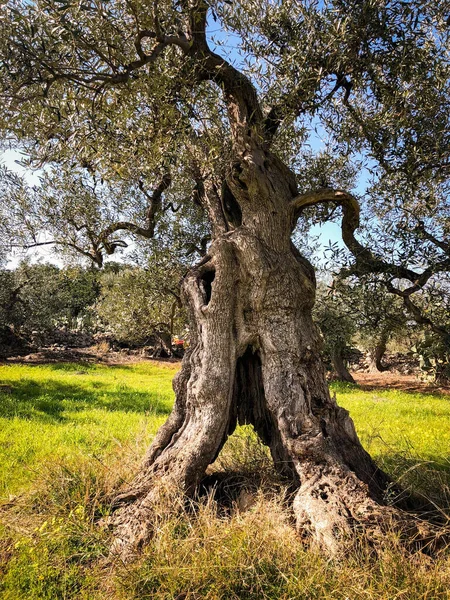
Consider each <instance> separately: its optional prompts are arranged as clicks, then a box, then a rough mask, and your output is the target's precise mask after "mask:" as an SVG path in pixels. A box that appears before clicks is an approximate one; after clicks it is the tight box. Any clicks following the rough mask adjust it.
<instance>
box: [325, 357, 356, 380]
mask: <svg viewBox="0 0 450 600" xmlns="http://www.w3.org/2000/svg"><path fill="white" fill-rule="evenodd" d="M331 362H332V363H333V367H334V370H335V371H336V373H337V376H338V379H339V381H347V382H348V383H355V380H354V379H353V377H352V375H351V373H350V372H349V370H348V369H347V366H346V364H345V361H344V359H343V358H342V354H341V351H340V350H334V351H333V352H332V353H331Z"/></svg>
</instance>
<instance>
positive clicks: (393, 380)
mask: <svg viewBox="0 0 450 600" xmlns="http://www.w3.org/2000/svg"><path fill="white" fill-rule="evenodd" d="M352 375H353V377H354V379H355V381H356V383H357V384H358V385H359V386H361V388H362V389H363V390H377V389H380V388H389V389H396V390H402V391H404V392H419V393H421V394H427V393H428V394H436V393H438V394H446V395H449V396H450V386H440V385H433V384H431V383H427V382H426V381H422V380H421V379H418V378H417V377H416V376H415V375H401V374H399V373H389V372H384V373H358V372H357V373H352Z"/></svg>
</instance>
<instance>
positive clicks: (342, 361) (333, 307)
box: [313, 283, 357, 383]
mask: <svg viewBox="0 0 450 600" xmlns="http://www.w3.org/2000/svg"><path fill="white" fill-rule="evenodd" d="M313 316H314V319H315V321H316V323H317V325H318V326H319V328H320V330H321V332H322V335H323V337H324V350H325V353H326V354H327V355H328V356H329V359H330V361H331V363H332V365H333V368H334V370H335V372H336V375H337V378H338V379H339V380H340V381H347V382H349V383H355V380H354V379H353V376H352V375H351V373H350V372H349V370H348V368H347V359H348V353H349V350H350V347H351V343H352V338H353V336H354V335H355V332H356V329H357V326H356V322H355V319H354V317H353V316H352V314H351V311H350V310H348V308H347V306H346V304H345V303H344V302H343V299H342V297H340V296H339V295H338V294H336V293H335V290H333V289H332V288H331V289H330V287H328V286H327V285H326V284H324V283H322V284H319V285H318V286H317V298H316V304H315V306H314V312H313Z"/></svg>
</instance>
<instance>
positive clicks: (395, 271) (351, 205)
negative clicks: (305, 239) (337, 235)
mask: <svg viewBox="0 0 450 600" xmlns="http://www.w3.org/2000/svg"><path fill="white" fill-rule="evenodd" d="M327 202H334V203H336V204H338V205H340V206H342V213H343V217H342V239H343V241H344V243H345V245H346V246H347V248H348V249H349V250H350V252H351V253H352V254H353V256H354V257H355V261H356V262H355V265H354V266H353V268H351V269H345V270H343V274H344V277H348V276H349V275H362V274H367V273H376V274H382V273H386V274H389V275H392V276H393V277H395V278H399V279H407V280H408V281H410V282H411V283H412V284H413V287H414V291H417V290H419V289H421V288H422V287H423V286H424V285H425V284H426V283H427V281H428V280H429V279H430V277H431V276H432V275H433V274H434V273H438V272H441V271H447V270H449V269H450V258H449V259H445V260H443V261H440V262H437V263H434V264H433V265H429V266H428V267H427V268H426V269H424V271H422V273H417V272H416V271H413V270H412V269H408V268H407V267H403V266H401V265H395V264H392V263H388V262H386V261H384V260H383V259H381V258H379V257H377V256H376V255H375V254H373V253H372V252H371V251H370V250H369V249H368V248H366V247H364V246H363V245H362V244H361V243H360V242H359V241H358V240H357V239H356V238H355V231H356V229H358V227H359V214H360V208H359V203H358V200H357V199H356V198H355V196H353V195H352V194H349V193H348V192H345V191H342V190H333V189H330V188H323V189H320V190H317V191H314V192H308V193H306V194H301V195H299V196H296V197H295V198H293V200H292V201H291V206H292V210H293V213H294V219H295V220H296V219H298V217H299V216H300V213H301V211H302V210H304V209H305V208H307V207H309V206H314V205H317V204H324V203H327Z"/></svg>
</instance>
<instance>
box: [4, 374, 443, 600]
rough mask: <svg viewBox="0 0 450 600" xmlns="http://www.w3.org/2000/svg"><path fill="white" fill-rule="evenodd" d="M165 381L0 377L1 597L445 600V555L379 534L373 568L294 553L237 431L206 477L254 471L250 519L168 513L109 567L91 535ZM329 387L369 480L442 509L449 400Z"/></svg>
mask: <svg viewBox="0 0 450 600" xmlns="http://www.w3.org/2000/svg"><path fill="white" fill-rule="evenodd" d="M176 368H177V367H176V365H175V366H174V365H170V364H167V366H166V365H161V364H156V363H155V364H152V363H137V364H131V365H129V364H127V365H123V366H104V365H90V364H89V365H87V364H49V365H39V366H25V365H11V366H2V367H0V497H1V498H2V500H1V504H0V519H1V521H0V523H1V524H0V598H2V599H4V600H16V599H17V600H19V599H30V600H41V599H49V600H50V599H51V600H54V599H55V600H56V599H72V598H73V599H87V598H89V599H92V600H97V599H103V598H105V599H106V598H108V599H117V600H119V599H120V600H122V599H128V598H130V599H131V598H149V599H150V598H158V599H164V600H166V599H167V600H169V599H178V600H181V599H188V598H189V599H196V598H208V599H211V600H212V599H221V598H226V599H228V598H229V599H235V598H236V599H237V598H254V599H255V600H256V599H266V598H267V599H268V598H270V599H272V598H273V599H278V598H280V599H283V600H288V599H291V598H292V599H295V598H300V599H302V598H340V599H342V600H344V599H345V598H348V599H349V600H354V599H359V598H361V599H363V598H369V599H386V600H394V599H396V598H399V599H400V598H401V599H405V598H406V599H419V598H420V599H424V600H425V599H429V600H433V599H437V598H450V592H449V589H450V561H449V557H448V553H446V552H443V554H442V556H440V557H438V558H437V559H434V560H431V559H429V558H425V557H423V556H422V555H420V556H419V555H416V556H412V557H411V556H406V555H404V554H402V552H401V550H400V548H399V546H398V544H396V542H395V539H394V537H393V539H392V540H387V542H386V548H385V550H384V551H383V553H382V555H377V558H376V559H374V555H373V552H372V551H371V550H370V549H369V548H362V549H360V550H359V552H357V553H354V554H351V555H349V557H348V559H347V560H346V561H344V562H340V563H339V564H333V563H331V562H329V561H327V560H326V559H325V558H323V557H322V556H320V554H318V552H317V551H315V550H314V549H309V548H308V547H307V545H306V544H305V543H304V542H302V541H301V540H300V539H299V538H298V536H297V534H296V533H295V531H294V529H293V528H292V526H291V524H290V523H291V521H290V515H289V511H288V509H287V508H286V506H285V505H284V504H283V503H282V501H281V500H280V495H282V494H280V493H279V486H278V485H275V484H274V481H275V479H274V478H273V477H274V476H273V474H272V475H271V474H270V470H271V466H270V460H269V459H268V456H267V453H266V451H265V449H263V448H262V447H261V446H260V445H259V444H258V443H257V442H256V440H255V439H254V436H253V435H252V434H251V433H249V432H248V431H247V428H244V429H241V430H240V431H238V432H237V434H235V436H233V439H232V440H230V442H228V443H227V445H226V447H225V449H224V458H223V459H221V460H222V462H220V463H219V465H218V468H226V466H227V465H228V466H230V465H232V467H233V469H239V468H240V467H242V469H244V470H246V471H247V473H250V472H251V469H252V468H257V469H258V471H259V472H262V471H264V469H266V471H267V473H268V475H267V481H268V483H267V485H266V486H264V485H263V489H262V490H261V491H260V492H254V493H253V499H252V507H251V509H249V510H246V511H240V510H239V509H238V508H237V507H235V510H231V511H229V512H228V513H227V514H226V515H224V514H223V511H222V512H221V511H219V510H218V508H217V506H216V504H215V502H214V500H213V499H211V498H209V499H206V500H205V501H202V502H200V504H199V505H198V506H197V507H196V510H195V511H188V512H182V514H180V513H179V512H178V513H174V512H173V511H172V512H170V511H169V512H168V513H167V514H166V515H161V516H160V517H159V518H160V521H159V526H158V535H157V536H155V539H154V541H153V542H152V543H151V544H150V545H149V547H148V548H147V550H146V552H145V554H144V556H143V557H141V558H140V559H139V560H138V561H137V562H136V563H135V564H133V565H128V566H127V567H124V566H121V565H117V564H116V565H114V566H113V567H112V566H111V564H110V561H107V560H106V557H107V548H108V535H109V534H108V532H107V531H104V530H102V529H101V528H100V527H99V526H98V525H97V522H98V519H99V518H100V517H101V516H102V515H105V514H107V512H108V503H109V501H110V499H111V497H112V494H113V491H114V489H115V488H117V486H119V485H120V484H121V483H122V482H123V481H126V480H128V479H130V478H131V477H132V474H133V471H134V469H135V468H136V465H137V464H138V461H139V458H140V456H142V454H143V452H144V450H145V448H146V447H147V446H148V444H149V443H150V441H151V439H152V436H153V435H154V434H155V432H156V430H157V429H158V427H159V426H160V425H161V424H162V423H163V422H164V420H165V419H166V418H167V416H168V414H169V411H170V408H171V405H172V402H173V392H172V388H171V379H172V377H173V375H174V374H175V372H176ZM332 389H333V390H334V391H335V392H336V394H337V398H338V402H339V403H340V404H342V405H343V406H345V407H346V408H347V409H348V410H349V411H350V413H351V415H352V417H353V418H354V421H355V424H356V428H357V430H358V433H359V435H360V437H361V440H362V442H363V444H364V445H365V447H366V448H367V449H368V450H369V451H370V452H371V453H372V455H373V456H374V457H375V458H376V460H377V461H378V462H379V463H380V464H381V465H382V466H383V468H385V469H386V470H388V471H389V472H390V473H391V474H392V475H393V476H394V477H395V478H397V479H399V480H400V481H401V483H402V484H403V485H404V486H405V487H409V486H411V487H413V488H414V489H416V490H419V491H420V492H422V493H424V494H426V495H427V497H428V498H430V499H431V500H432V501H433V502H435V503H436V505H437V506H439V507H441V508H442V509H443V510H446V509H448V507H449V505H450V491H449V484H450V397H448V396H439V395H432V394H419V393H414V394H413V393H406V392H400V391H389V390H376V391H371V392H367V391H362V390H361V389H359V388H358V387H357V386H350V385H342V384H334V385H333V386H332ZM271 478H272V479H271ZM274 489H276V490H277V493H275V492H274Z"/></svg>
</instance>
